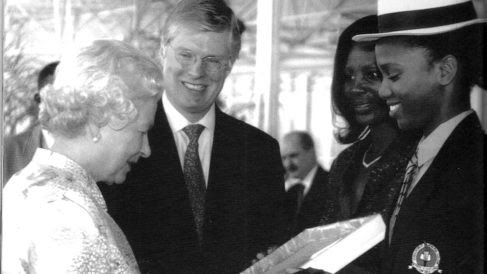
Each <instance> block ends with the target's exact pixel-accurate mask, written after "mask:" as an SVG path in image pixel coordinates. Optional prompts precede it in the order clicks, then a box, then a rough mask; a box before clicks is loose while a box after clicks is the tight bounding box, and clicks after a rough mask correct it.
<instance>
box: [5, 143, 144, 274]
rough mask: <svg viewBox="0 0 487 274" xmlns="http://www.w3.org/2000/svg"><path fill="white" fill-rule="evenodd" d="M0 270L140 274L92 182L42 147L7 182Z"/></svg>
mask: <svg viewBox="0 0 487 274" xmlns="http://www.w3.org/2000/svg"><path fill="white" fill-rule="evenodd" d="M3 198H4V211H3V220H2V224H3V246H2V255H3V256H2V273H50V274H51V273H139V270H138V266H137V263H136V261H135V258H134V255H133V253H132V250H131V248H130V246H129V245H128V242H127V240H126V239H125V236H124V234H123V232H122V231H121V230H120V228H119V227H118V226H117V224H116V223H115V222H114V221H113V219H112V218H111V217H110V216H109V215H108V213H107V211H106V205H105V201H104V199H103V196H102V195H101V192H100V190H99V189H98V186H97V185H96V183H95V181H94V180H93V179H92V178H91V177H90V176H89V175H88V173H87V172H86V171H85V170H84V169H83V168H82V167H80V166H79V165H78V164H77V163H75V162H73V161H71V160H70V159H68V158H67V157H65V156H63V155H61V154H57V153H54V152H51V151H49V150H45V149H41V148H39V149H37V151H36V153H35V154H34V157H33V159H32V161H31V162H30V163H29V164H28V165H27V166H26V167H25V168H24V169H23V170H22V171H20V172H19V173H17V174H16V175H14V176H13V177H12V178H11V180H10V181H9V183H8V184H7V185H6V187H5V189H4V192H3Z"/></svg>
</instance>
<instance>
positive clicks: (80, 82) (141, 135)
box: [2, 40, 162, 273]
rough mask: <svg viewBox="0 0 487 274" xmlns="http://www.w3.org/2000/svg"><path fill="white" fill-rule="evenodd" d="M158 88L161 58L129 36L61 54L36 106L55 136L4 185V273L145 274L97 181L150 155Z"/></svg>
mask: <svg viewBox="0 0 487 274" xmlns="http://www.w3.org/2000/svg"><path fill="white" fill-rule="evenodd" d="M161 92H162V74H161V71H160V68H159V66H158V64H157V63H155V62H154V61H152V60H151V59H150V58H148V57H146V56H145V55H143V54H141V53H140V52H139V51H137V50H136V49H134V48H132V47H131V46H129V45H127V44H125V43H123V42H119V41H111V40H97V41H94V42H93V43H91V44H90V45H89V46H87V47H84V48H81V49H80V50H78V51H76V52H75V53H74V54H73V55H72V56H70V57H69V58H65V59H62V60H61V62H60V65H59V67H58V69H57V71H56V80H55V82H54V84H53V85H52V86H48V87H47V88H45V89H44V90H42V91H41V98H42V102H41V107H40V109H41V110H40V113H39V120H40V123H41V125H42V126H43V128H45V129H47V130H48V131H49V132H50V133H51V134H52V136H53V139H54V143H53V145H52V147H51V149H50V150H46V149H42V148H39V149H37V151H36V153H35V155H34V157H33V159H32V161H31V162H30V163H29V165H27V167H25V168H24V169H23V170H21V171H20V172H19V173H17V174H16V175H14V176H13V177H12V178H11V179H10V181H9V182H8V184H7V185H6V187H5V189H4V212H3V234H4V240H3V249H2V273H139V269H138V265H137V263H136V261H135V257H134V255H133V253H132V250H131V248H130V246H129V244H128V242H127V240H126V238H125V236H124V234H123V232H122V231H121V230H120V228H119V227H118V225H117V224H116V223H115V222H114V221H113V219H112V218H111V217H110V216H109V215H108V212H107V210H106V205H105V200H104V198H103V196H102V195H101V192H100V190H99V188H98V186H97V184H96V182H101V181H103V182H107V183H109V184H110V183H122V182H123V181H124V180H125V177H126V174H127V173H128V172H129V171H130V166H131V164H133V163H135V162H137V161H138V159H139V158H140V157H148V156H149V155H150V153H151V150H150V147H149V141H148V138H147V131H148V130H149V129H150V128H151V126H152V124H153V122H154V115H155V111H156V103H157V100H158V99H160V96H161Z"/></svg>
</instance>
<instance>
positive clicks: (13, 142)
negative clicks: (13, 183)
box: [3, 125, 42, 184]
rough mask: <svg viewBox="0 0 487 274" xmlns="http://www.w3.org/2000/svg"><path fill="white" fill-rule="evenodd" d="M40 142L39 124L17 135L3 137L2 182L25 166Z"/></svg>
mask: <svg viewBox="0 0 487 274" xmlns="http://www.w3.org/2000/svg"><path fill="white" fill-rule="evenodd" d="M41 144H42V131H41V126H40V125H35V126H33V127H32V128H30V129H29V130H27V131H25V132H23V133H21V134H19V135H15V136H10V137H7V138H5V140H4V146H3V149H4V151H3V176H4V177H3V178H4V184H5V183H7V181H8V180H9V179H10V177H12V175H14V174H15V173H16V172H17V171H19V170H21V169H23V168H24V167H25V166H27V164H28V163H29V162H30V160H32V157H33V156H34V153H35V151H36V149H37V148H38V147H41Z"/></svg>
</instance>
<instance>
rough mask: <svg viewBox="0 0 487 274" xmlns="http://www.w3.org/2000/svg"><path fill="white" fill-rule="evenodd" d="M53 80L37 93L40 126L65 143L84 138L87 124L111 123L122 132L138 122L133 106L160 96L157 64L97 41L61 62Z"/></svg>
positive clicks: (134, 51)
mask: <svg viewBox="0 0 487 274" xmlns="http://www.w3.org/2000/svg"><path fill="white" fill-rule="evenodd" d="M55 75H56V76H55V81H54V83H53V84H52V85H48V86H46V87H45V88H43V89H42V90H41V104H40V112H39V121H40V123H41V125H42V126H43V127H44V128H46V129H47V130H48V131H50V132H52V133H53V134H59V135H62V136H65V137H69V138H73V137H77V136H80V135H83V134H84V133H85V129H86V126H87V125H88V124H89V123H93V124H95V125H97V126H98V127H103V126H105V125H107V124H108V123H109V121H110V119H111V118H112V117H115V118H118V119H119V120H122V121H126V123H125V124H124V126H125V125H126V124H128V123H129V122H130V121H132V120H134V119H135V118H136V117H137V113H138V111H137V105H138V104H136V103H137V102H139V101H142V100H147V99H157V98H158V96H159V95H160V94H161V92H162V83H161V79H162V73H161V68H160V66H159V64H157V63H156V62H155V61H153V60H152V59H150V57H148V56H146V55H144V54H143V53H141V52H140V51H138V50H137V49H135V48H133V47H132V46H130V45H128V44H126V43H124V42H121V41H116V40H96V41H93V42H92V43H91V44H90V45H88V46H86V47H83V48H80V49H78V50H77V51H76V52H75V53H74V54H72V55H70V56H67V57H66V58H62V59H61V62H60V64H59V66H58V67H57V69H56V74H55ZM137 80H140V81H137ZM134 81H135V82H136V83H137V86H136V85H135V84H136V83H134ZM141 83H142V84H143V85H144V87H142V88H141V87H140V86H139V84H141ZM134 87H135V88H134Z"/></svg>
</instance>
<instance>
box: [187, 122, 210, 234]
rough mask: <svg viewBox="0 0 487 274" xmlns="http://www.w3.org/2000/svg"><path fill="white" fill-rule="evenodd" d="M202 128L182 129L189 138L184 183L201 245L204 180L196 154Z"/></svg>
mask: <svg viewBox="0 0 487 274" xmlns="http://www.w3.org/2000/svg"><path fill="white" fill-rule="evenodd" d="M203 129H204V126H202V125H199V124H195V125H189V126H186V127H185V128H183V131H184V133H185V134H186V135H187V136H188V137H189V144H188V147H187V149H186V153H185V154H184V168H183V173H184V181H185V183H186V187H187V188H188V193H189V200H190V202H191V209H192V210H193V215H194V220H195V224H196V231H197V233H198V237H199V240H200V243H201V240H202V235H203V221H204V214H205V191H206V186H205V178H204V176H203V169H202V167H201V162H200V157H199V154H198V139H199V137H200V134H201V132H202V131H203Z"/></svg>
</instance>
